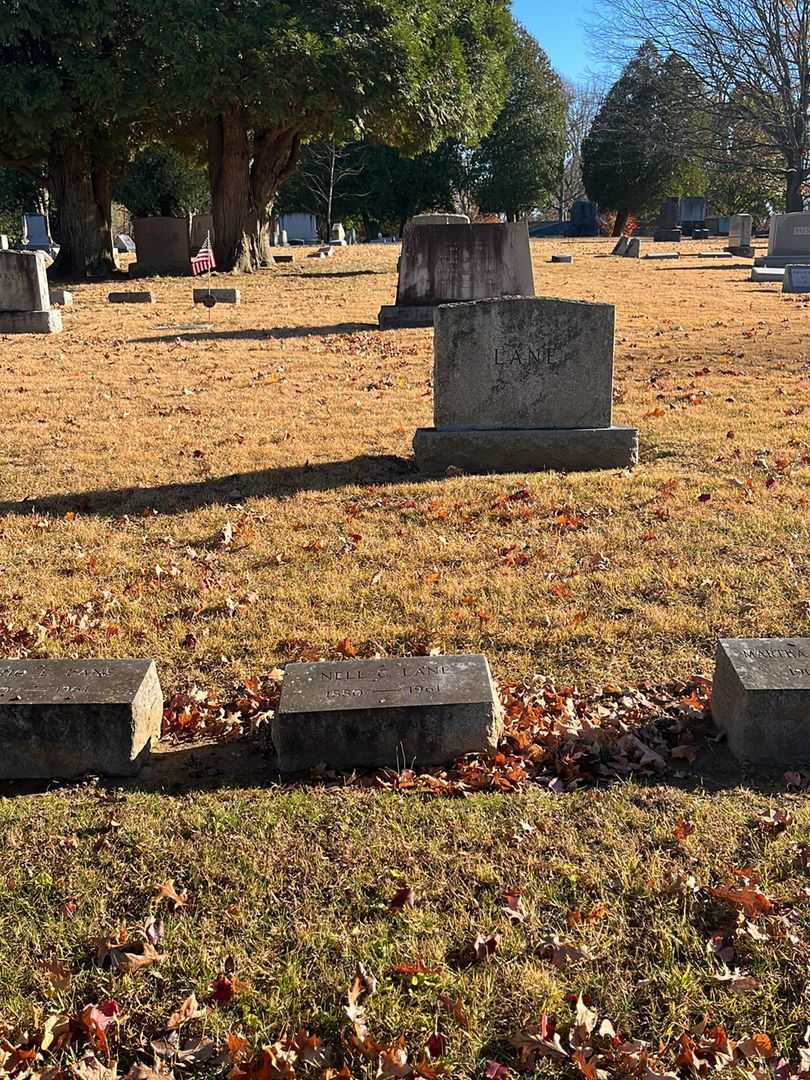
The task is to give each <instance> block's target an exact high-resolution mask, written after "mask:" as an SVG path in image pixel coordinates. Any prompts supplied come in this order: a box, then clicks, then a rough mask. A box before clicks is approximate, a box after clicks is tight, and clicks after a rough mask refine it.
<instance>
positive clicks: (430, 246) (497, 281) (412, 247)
mask: <svg viewBox="0 0 810 1080" xmlns="http://www.w3.org/2000/svg"><path fill="white" fill-rule="evenodd" d="M496 296H534V277H533V275H532V260H531V255H530V252H529V233H528V230H527V228H526V223H525V222H511V223H509V224H497V225H469V224H459V225H444V224H442V225H433V224H429V225H424V224H419V223H417V224H414V223H412V222H409V223H408V225H406V227H405V233H404V235H403V237H402V254H401V256H400V260H399V279H398V281H397V302H396V304H395V305H393V306H384V307H382V308H381V309H380V316H379V320H380V329H381V330H393V329H396V328H397V327H405V326H432V325H433V311H434V309H435V308H436V307H437V306H438V305H439V304H447V303H453V302H454V301H462V300H482V299H485V298H487V297H496Z"/></svg>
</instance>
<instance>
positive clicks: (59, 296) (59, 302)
mask: <svg viewBox="0 0 810 1080" xmlns="http://www.w3.org/2000/svg"><path fill="white" fill-rule="evenodd" d="M48 295H49V296H50V298H51V305H52V306H53V307H73V293H72V292H68V291H67V289H56V288H54V289H48Z"/></svg>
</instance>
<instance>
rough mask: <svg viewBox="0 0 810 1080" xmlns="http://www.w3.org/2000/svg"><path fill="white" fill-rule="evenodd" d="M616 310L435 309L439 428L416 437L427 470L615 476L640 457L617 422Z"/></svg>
mask: <svg viewBox="0 0 810 1080" xmlns="http://www.w3.org/2000/svg"><path fill="white" fill-rule="evenodd" d="M613 324H614V309H613V307H612V306H611V305H609V304H591V303H584V302H581V301H576V300H554V299H547V298H534V297H525V298H515V297H513V298H509V299H503V300H480V301H475V302H471V303H463V304H449V305H445V306H441V307H438V308H437V309H436V319H435V333H434V339H433V382H434V396H433V416H434V424H435V426H434V427H432V428H419V429H418V430H417V432H416V435H415V437H414V443H413V447H414V453H415V455H416V461H417V464H418V465H419V467H420V468H421V469H423V470H424V471H425V472H433V473H436V472H444V471H445V470H446V469H447V468H448V467H450V466H455V467H458V468H461V469H464V470H466V471H467V472H528V471H536V470H540V469H600V468H601V469H615V468H623V467H624V466H626V465H631V464H633V463H634V462H635V461H636V460H637V457H638V433H637V431H636V430H635V428H628V427H615V426H614V425H613V415H612V410H613V404H612V395H613Z"/></svg>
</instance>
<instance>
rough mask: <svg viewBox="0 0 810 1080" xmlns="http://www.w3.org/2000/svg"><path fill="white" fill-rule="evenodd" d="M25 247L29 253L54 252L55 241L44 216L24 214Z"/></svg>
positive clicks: (23, 237)
mask: <svg viewBox="0 0 810 1080" xmlns="http://www.w3.org/2000/svg"><path fill="white" fill-rule="evenodd" d="M22 234H23V235H22V241H23V247H24V248H26V249H27V250H28V251H47V252H48V254H50V253H51V251H52V250H53V241H52V240H51V234H50V232H49V231H48V222H47V221H46V220H45V217H44V216H43V215H42V214H23V228H22Z"/></svg>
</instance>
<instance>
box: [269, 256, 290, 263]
mask: <svg viewBox="0 0 810 1080" xmlns="http://www.w3.org/2000/svg"><path fill="white" fill-rule="evenodd" d="M294 258H295V256H293V255H274V256H273V262H274V263H291V262H292V261H293V259H294Z"/></svg>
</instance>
